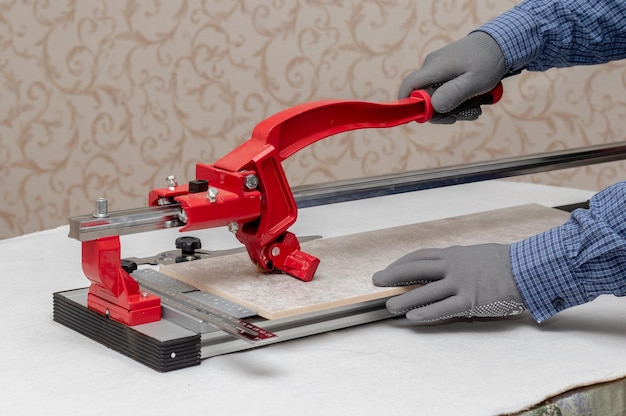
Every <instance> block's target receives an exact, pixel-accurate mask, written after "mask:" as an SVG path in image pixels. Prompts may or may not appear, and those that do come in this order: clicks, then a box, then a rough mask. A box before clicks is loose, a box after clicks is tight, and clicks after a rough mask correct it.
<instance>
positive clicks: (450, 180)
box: [293, 141, 626, 208]
mask: <svg viewBox="0 0 626 416" xmlns="http://www.w3.org/2000/svg"><path fill="white" fill-rule="evenodd" d="M623 159H626V141H623V142H617V143H610V144H602V145H595V146H587V147H581V148H576V149H569V150H563V151H557V152H548V153H539V154H534V155H529V156H520V157H514V158H507V159H498V160H489V161H484V162H476V163H468V164H463V165H455V166H449V167H441V168H433V169H424V170H416V171H411V172H404V173H398V174H390V175H381V176H374V177H367V178H362V179H358V178H357V179H350V180H345V181H336V182H329V183H322V184H314V185H303V186H298V187H293V194H294V197H295V199H296V203H297V204H298V207H299V208H305V207H311V206H316V205H325V204H332V203H336V202H345V201H353V200H357V199H365V198H373V197H377V196H384V195H393V194H399V193H403V192H411V191H418V190H421V189H430V188H438V187H443V186H450V185H460V184H463V183H470V182H478V181H485V180H491V179H501V178H507V177H513V176H520V175H528V174H533V173H541V172H548V171H552V170H559V169H568V168H576V167H581V166H587V165H592V164H598V163H606V162H614V161H617V160H623Z"/></svg>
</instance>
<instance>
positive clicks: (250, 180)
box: [245, 174, 259, 189]
mask: <svg viewBox="0 0 626 416" xmlns="http://www.w3.org/2000/svg"><path fill="white" fill-rule="evenodd" d="M245 184H246V188H248V189H256V187H257V186H259V178H257V176H256V175H255V174H250V175H248V176H246V182H245Z"/></svg>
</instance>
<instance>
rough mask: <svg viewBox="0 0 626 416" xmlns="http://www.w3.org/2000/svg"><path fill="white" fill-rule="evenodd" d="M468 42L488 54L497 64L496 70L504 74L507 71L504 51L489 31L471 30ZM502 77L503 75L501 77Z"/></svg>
mask: <svg viewBox="0 0 626 416" xmlns="http://www.w3.org/2000/svg"><path fill="white" fill-rule="evenodd" d="M467 40H468V42H471V43H473V44H474V45H476V46H477V47H479V48H480V49H482V50H483V51H485V53H486V54H487V56H488V57H489V58H491V59H492V60H493V62H494V63H495V64H496V71H497V72H498V73H499V74H500V75H501V76H503V75H504V74H505V73H506V64H505V59H504V53H503V52H502V49H501V48H500V45H498V42H496V40H495V39H494V38H492V37H491V35H489V34H488V33H487V32H482V31H480V30H477V31H474V32H471V33H470V34H469V35H467ZM500 78H501V77H500Z"/></svg>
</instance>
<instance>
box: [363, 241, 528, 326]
mask: <svg viewBox="0 0 626 416" xmlns="http://www.w3.org/2000/svg"><path fill="white" fill-rule="evenodd" d="M373 280H374V284H375V285H376V286H406V285H412V284H416V283H423V284H424V286H420V287H418V288H415V289H413V290H411V291H410V292H407V293H404V294H402V295H398V296H395V297H393V298H391V299H389V300H388V301H387V309H388V310H389V312H391V313H393V314H396V315H399V314H406V317H407V318H408V319H409V320H411V321H414V322H417V323H432V322H436V321H439V320H447V319H451V318H471V317H480V318H486V317H503V316H509V315H517V314H519V313H521V312H522V311H523V310H524V309H525V308H524V303H523V301H522V297H521V295H520V293H519V291H518V289H517V285H516V284H515V281H514V280H513V274H512V272H511V260H510V254H509V246H508V245H504V244H482V245H475V246H454V247H449V248H444V249H424V250H417V251H414V252H412V253H409V254H407V255H405V256H403V257H401V258H400V259H398V260H396V261H395V262H393V263H391V264H390V265H389V266H388V267H387V268H386V269H384V270H381V271H379V272H376V273H375V274H374V277H373Z"/></svg>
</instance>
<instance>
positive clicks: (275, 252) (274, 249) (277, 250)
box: [271, 246, 280, 257]
mask: <svg viewBox="0 0 626 416" xmlns="http://www.w3.org/2000/svg"><path fill="white" fill-rule="evenodd" d="M271 253H272V256H274V257H276V256H278V255H279V254H280V247H278V246H274V247H272V251H271Z"/></svg>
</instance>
